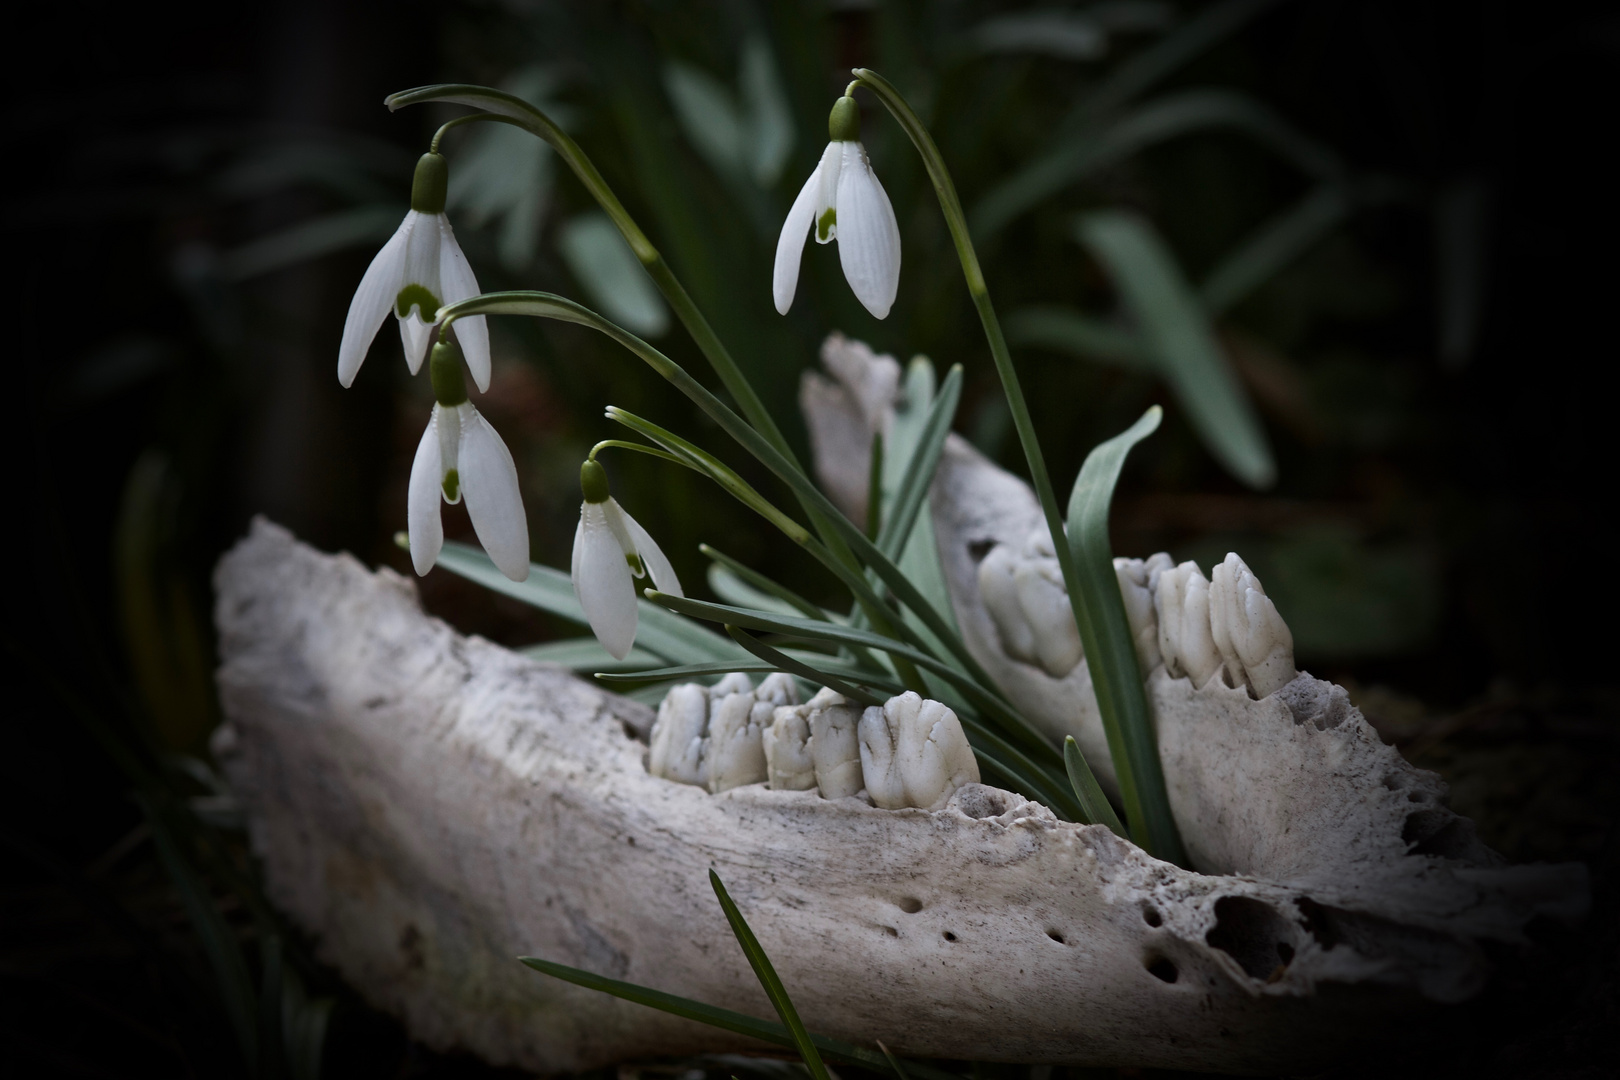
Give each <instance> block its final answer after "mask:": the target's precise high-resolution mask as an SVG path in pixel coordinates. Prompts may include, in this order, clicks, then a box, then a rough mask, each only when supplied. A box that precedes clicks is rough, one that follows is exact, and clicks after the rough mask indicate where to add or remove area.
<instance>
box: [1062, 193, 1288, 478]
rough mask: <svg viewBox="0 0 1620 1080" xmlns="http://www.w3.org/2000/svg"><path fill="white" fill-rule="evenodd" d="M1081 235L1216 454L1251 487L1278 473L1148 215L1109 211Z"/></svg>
mask: <svg viewBox="0 0 1620 1080" xmlns="http://www.w3.org/2000/svg"><path fill="white" fill-rule="evenodd" d="M1078 236H1079V238H1080V241H1081V243H1083V244H1085V246H1086V247H1087V248H1088V249H1089V250H1090V251H1091V253H1092V254H1093V255H1095V256H1096V257H1097V259H1098V261H1100V262H1101V263H1102V264H1103V265H1104V266H1105V267H1107V268H1108V272H1109V275H1110V276H1111V277H1112V278H1113V279H1114V283H1115V284H1116V285H1117V286H1118V288H1119V291H1120V295H1121V297H1122V298H1123V299H1124V302H1125V305H1126V307H1127V308H1129V309H1130V311H1131V313H1132V315H1134V316H1135V319H1136V323H1137V325H1138V326H1139V327H1140V328H1141V333H1142V336H1143V338H1144V339H1145V340H1146V342H1147V344H1148V348H1149V349H1150V350H1152V352H1153V356H1154V360H1155V363H1156V366H1157V367H1158V369H1159V371H1160V373H1161V374H1162V375H1163V377H1164V378H1165V380H1166V381H1168V382H1169V383H1170V388H1171V390H1173V391H1174V392H1175V395H1176V400H1177V401H1178V402H1179V403H1180V405H1181V407H1182V409H1183V410H1185V412H1186V414H1187V419H1188V420H1190V421H1191V422H1192V426H1193V428H1194V430H1196V431H1197V432H1198V434H1199V437H1200V438H1201V439H1202V440H1203V442H1204V445H1205V446H1206V447H1207V448H1208V449H1209V451H1210V453H1211V454H1213V455H1214V456H1215V459H1216V460H1217V461H1219V462H1220V463H1221V464H1222V465H1223V466H1225V467H1226V470H1227V471H1228V472H1230V473H1231V474H1232V475H1233V476H1236V477H1237V478H1238V479H1239V480H1242V481H1243V482H1244V483H1246V484H1248V485H1249V486H1250V487H1255V488H1264V487H1269V486H1270V485H1271V483H1272V482H1273V481H1274V480H1275V479H1276V478H1277V465H1276V462H1275V461H1274V460H1273V458H1272V456H1271V447H1270V446H1269V445H1268V444H1267V442H1266V436H1265V431H1264V430H1263V429H1262V428H1261V426H1260V419H1259V417H1258V416H1257V415H1256V414H1255V411H1254V406H1253V405H1251V404H1250V402H1249V398H1248V395H1247V394H1246V393H1244V390H1243V387H1242V385H1241V384H1240V383H1239V382H1238V380H1237V375H1236V374H1235V373H1234V372H1233V371H1232V366H1231V365H1230V364H1229V363H1228V362H1227V360H1226V354H1225V353H1224V352H1223V351H1222V350H1221V346H1220V343H1219V342H1218V341H1216V339H1215V331H1214V328H1213V327H1211V326H1210V323H1209V318H1208V316H1206V315H1205V314H1204V309H1203V305H1202V304H1200V303H1199V300H1198V298H1197V296H1196V295H1195V294H1194V293H1193V291H1192V289H1191V287H1189V286H1188V285H1187V283H1186V281H1185V279H1184V278H1183V277H1182V275H1181V270H1180V268H1179V267H1178V266H1177V265H1176V261H1175V257H1174V256H1173V255H1171V253H1170V250H1169V249H1168V248H1167V247H1166V246H1165V244H1164V242H1163V241H1162V240H1161V239H1160V238H1159V235H1158V233H1157V232H1156V231H1155V230H1154V228H1153V226H1152V225H1150V224H1149V223H1148V222H1147V221H1146V219H1144V218H1142V217H1141V216H1139V215H1137V214H1134V213H1129V212H1126V211H1118V210H1109V211H1099V212H1097V213H1093V214H1087V215H1085V216H1084V217H1082V218H1081V219H1080V222H1079V226H1078Z"/></svg>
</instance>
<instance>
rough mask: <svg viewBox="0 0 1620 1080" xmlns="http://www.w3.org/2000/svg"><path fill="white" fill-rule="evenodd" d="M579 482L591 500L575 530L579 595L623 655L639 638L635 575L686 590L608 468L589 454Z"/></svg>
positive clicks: (596, 627) (603, 636)
mask: <svg viewBox="0 0 1620 1080" xmlns="http://www.w3.org/2000/svg"><path fill="white" fill-rule="evenodd" d="M579 486H580V487H581V488H582V489H583V490H584V493H585V501H584V502H583V503H581V504H580V507H579V528H578V529H576V530H575V531H574V558H573V565H572V568H571V569H572V576H573V579H574V595H575V596H576V597H578V598H579V606H580V607H582V608H584V609H585V618H586V619H587V620H588V621H589V622H590V624H591V633H593V634H595V635H596V640H597V641H599V642H601V643H602V648H604V649H606V650H607V651H608V652H610V653H612V654H613V657H614V658H615V659H617V660H623V659H624V658H625V657H626V656H628V655H629V654H630V646H632V645H634V644H635V642H636V587H635V583H634V580H633V579H634V578H644V577H646V576H647V575H648V574H651V575H652V580H653V585H654V586H656V587H657V589H658V591H659V592H663V593H668V594H669V595H671V596H685V595H686V594H685V593H683V592H681V583H680V581H679V580H677V578H676V577H675V568H674V567H672V566H671V565H670V564H669V560H668V559H667V558H665V557H664V553H663V552H662V551H661V550H659V547H658V544H657V543H656V542H654V540H653V538H652V537H651V536H648V535H647V530H646V529H643V528H642V527H641V526H640V525H638V524H637V523H636V519H635V518H633V517H631V516H630V515H629V514H627V513H625V512H624V510H623V508H621V507H620V506H619V503H618V500H616V499H614V498H613V497H612V496H611V495H609V494H608V478H607V470H606V469H604V468H602V466H601V465H600V464H599V463H597V462H596V461H595V460H587V461H586V462H585V464H583V465H581V466H580V467H579ZM469 509H470V507H469Z"/></svg>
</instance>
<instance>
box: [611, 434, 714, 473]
mask: <svg viewBox="0 0 1620 1080" xmlns="http://www.w3.org/2000/svg"><path fill="white" fill-rule="evenodd" d="M602 450H634V451H635V452H636V453H638V454H646V455H647V456H648V457H655V458H663V459H664V460H665V461H673V462H674V463H675V464H677V465H680V466H682V467H684V468H688V469H691V470H692V471H693V472H695V473H702V472H703V470H702V469H700V468H698V467H697V466H696V465H693V464H692V463H691V462H690V461H687V460H686V459H685V458H683V457H681V456H680V455H678V454H672V453H670V452H669V451H668V450H660V449H659V448H658V447H656V446H647V445H646V444H644V443H636V442H630V441H628V440H626V439H603V440H602V441H601V442H599V443H597V444H596V445H595V446H593V447H591V452H590V453H589V454H586V455H585V460H586V461H595V460H596V455H597V453H598V452H599V451H602Z"/></svg>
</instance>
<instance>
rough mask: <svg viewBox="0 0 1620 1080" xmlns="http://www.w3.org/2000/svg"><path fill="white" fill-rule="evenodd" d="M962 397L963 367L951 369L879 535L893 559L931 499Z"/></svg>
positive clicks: (929, 409) (911, 456) (880, 546)
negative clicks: (930, 488) (929, 492)
mask: <svg viewBox="0 0 1620 1080" xmlns="http://www.w3.org/2000/svg"><path fill="white" fill-rule="evenodd" d="M961 397H962V365H961V364H956V365H953V366H952V367H951V370H950V372H949V374H947V375H946V376H945V381H944V383H942V384H941V385H940V388H939V393H938V394H937V395H936V396H935V397H934V400H933V402H932V404H930V406H929V408H928V414H927V417H926V418H925V419H924V421H923V425H922V431H921V433H920V437H919V439H918V442H917V447H916V450H915V452H913V453H912V454H911V455H910V460H908V461H907V462H906V464H905V474H904V477H903V478H902V479H901V481H900V486H899V488H898V489H897V490H896V492H895V497H894V508H893V510H892V511H891V512H890V514H889V517H888V520H887V521H885V522H884V523H883V528H882V530H881V531H880V532H879V533H878V541H877V546H878V549H879V550H880V551H882V552H883V553H884V554H885V555H887V556H889V558H891V559H893V558H897V557H898V556H899V555H900V553H901V552H902V551H903V550H904V549H905V546H906V541H907V540H908V539H910V537H911V530H912V526H913V525H914V524H915V523H916V521H917V513H918V511H920V510H921V509H922V507H923V503H924V501H925V500H926V499H927V497H928V486H929V485H930V484H932V483H933V481H934V471H935V470H936V469H937V468H938V467H939V455H940V454H941V453H942V452H944V450H945V436H947V435H949V434H950V433H951V422H952V421H953V420H955V419H956V405H957V402H958V401H960V400H961Z"/></svg>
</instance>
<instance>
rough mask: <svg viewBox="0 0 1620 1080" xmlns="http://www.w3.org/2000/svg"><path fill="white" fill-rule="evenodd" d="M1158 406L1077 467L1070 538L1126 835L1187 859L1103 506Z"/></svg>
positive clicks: (1083, 632)
mask: <svg viewBox="0 0 1620 1080" xmlns="http://www.w3.org/2000/svg"><path fill="white" fill-rule="evenodd" d="M1163 415H1164V414H1163V412H1162V411H1161V410H1160V409H1159V407H1158V406H1157V405H1155V406H1153V407H1152V408H1151V409H1149V410H1148V411H1147V412H1145V413H1143V414H1142V418H1141V419H1140V420H1138V421H1137V422H1136V423H1134V424H1132V425H1131V426H1130V427H1129V428H1127V429H1126V430H1125V431H1124V432H1122V433H1121V434H1119V435H1115V436H1114V437H1113V438H1112V439H1109V440H1108V441H1106V442H1103V443H1100V444H1098V445H1097V447H1096V448H1095V449H1093V450H1092V451H1091V453H1090V454H1087V455H1086V462H1085V464H1084V465H1082V466H1081V467H1080V475H1079V477H1078V478H1077V479H1076V480H1075V482H1074V491H1073V492H1072V493H1071V494H1070V495H1069V520H1068V542H1069V550H1070V552H1071V553H1072V555H1073V562H1074V571H1075V575H1076V577H1077V579H1078V582H1079V584H1080V592H1079V596H1078V602H1077V603H1076V604H1075V615H1076V616H1077V620H1076V621H1077V622H1078V623H1079V629H1080V642H1081V644H1082V646H1084V648H1085V652H1086V663H1087V665H1088V666H1089V667H1090V669H1091V685H1092V688H1093V690H1095V692H1096V694H1097V708H1098V711H1099V712H1101V713H1102V721H1103V731H1104V732H1105V733H1106V734H1107V736H1108V749H1109V751H1110V753H1111V754H1112V755H1113V758H1114V761H1115V763H1116V764H1119V763H1123V764H1124V766H1125V767H1123V768H1118V769H1117V772H1118V774H1119V788H1120V796H1121V797H1122V798H1123V799H1124V802H1125V814H1126V817H1127V818H1128V819H1129V820H1130V823H1131V839H1133V840H1135V841H1136V842H1137V843H1138V844H1141V845H1142V846H1143V847H1145V848H1147V850H1148V851H1149V852H1151V853H1152V854H1154V855H1156V856H1158V857H1159V858H1161V859H1166V860H1168V861H1170V862H1174V863H1177V864H1179V865H1182V866H1185V865H1186V864H1187V856H1186V853H1185V852H1184V851H1183V850H1182V847H1181V836H1180V834H1179V833H1177V832H1176V823H1175V820H1174V819H1173V818H1172V817H1171V816H1170V800H1169V795H1168V793H1167V791H1166V790H1165V785H1164V768H1163V766H1162V765H1161V764H1160V762H1159V748H1158V744H1157V742H1156V740H1155V739H1154V737H1153V725H1152V722H1151V719H1150V717H1149V715H1148V706H1147V695H1146V694H1145V693H1144V692H1143V689H1142V673H1141V671H1140V670H1138V668H1137V666H1136V646H1135V644H1134V643H1133V641H1132V638H1131V627H1130V623H1129V622H1128V621H1127V619H1126V618H1125V601H1124V599H1123V598H1122V597H1121V596H1120V594H1119V579H1118V577H1116V576H1115V574H1114V553H1113V549H1112V548H1111V547H1110V546H1109V542H1108V507H1109V504H1110V503H1111V502H1112V501H1113V498H1114V485H1115V484H1116V483H1118V482H1119V473H1120V470H1121V469H1122V468H1123V467H1124V465H1125V456H1126V455H1127V454H1129V453H1130V451H1131V447H1133V446H1135V445H1136V444H1137V443H1139V442H1141V441H1142V440H1143V439H1145V438H1147V437H1148V436H1149V435H1151V434H1152V433H1153V432H1154V431H1156V430H1158V427H1159V422H1160V420H1161V419H1162V417H1163Z"/></svg>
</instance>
